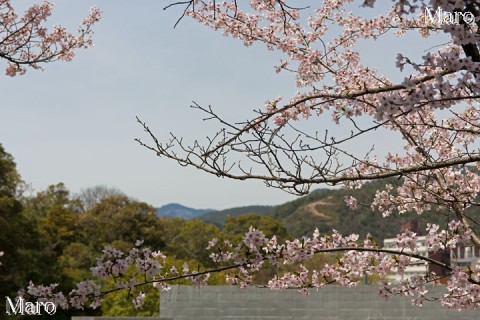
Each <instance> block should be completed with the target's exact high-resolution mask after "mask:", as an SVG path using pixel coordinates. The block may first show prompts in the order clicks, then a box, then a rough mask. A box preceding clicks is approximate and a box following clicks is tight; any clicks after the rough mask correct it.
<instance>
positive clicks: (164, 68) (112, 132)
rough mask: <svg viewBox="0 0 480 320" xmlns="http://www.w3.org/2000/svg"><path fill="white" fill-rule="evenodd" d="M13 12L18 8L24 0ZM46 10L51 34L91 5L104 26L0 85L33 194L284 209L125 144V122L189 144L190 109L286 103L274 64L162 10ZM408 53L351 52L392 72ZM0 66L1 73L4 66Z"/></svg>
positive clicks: (258, 50) (256, 187) (6, 131)
mask: <svg viewBox="0 0 480 320" xmlns="http://www.w3.org/2000/svg"><path fill="white" fill-rule="evenodd" d="M12 2H13V4H17V6H18V5H21V6H26V5H27V4H28V3H32V2H34V1H30V0H29V1H19V0H17V1H12ZM55 3H56V8H55V11H54V15H53V17H52V18H51V19H50V22H51V23H60V24H65V25H68V26H70V27H72V28H75V27H76V26H77V25H78V22H79V21H80V19H81V18H82V17H84V16H85V15H86V14H87V13H88V9H89V8H90V7H91V6H93V5H96V6H98V7H99V8H101V9H102V11H103V19H102V21H101V22H100V23H99V24H98V25H97V26H96V27H95V36H94V41H95V46H94V47H93V48H91V49H88V50H82V51H80V52H78V54H77V56H76V58H75V59H74V61H73V62H70V63H63V62H58V63H53V64H50V65H47V66H46V68H45V71H43V72H40V71H35V70H29V71H28V72H27V75H25V76H22V77H17V78H13V79H12V78H9V77H6V76H2V77H0V86H1V88H2V101H1V103H0V111H1V113H0V143H2V144H3V145H4V147H5V148H6V150H7V151H8V152H10V153H11V154H13V156H14V157H15V160H16V162H17V165H18V170H19V171H20V173H21V175H22V177H23V179H24V180H25V181H26V182H28V183H31V184H32V186H33V187H34V189H35V190H41V189H43V188H45V187H46V186H48V185H49V184H53V183H58V182H64V183H65V184H66V186H67V187H68V188H69V189H70V190H71V191H72V192H78V191H80V190H81V189H83V188H86V187H90V186H95V185H99V184H102V185H108V186H112V187H117V188H119V189H121V190H122V191H124V192H125V193H126V194H128V195H130V196H132V197H134V198H136V199H139V200H142V201H145V202H147V203H150V204H152V205H154V206H161V205H163V204H166V203H170V202H179V203H182V204H184V205H187V206H191V207H196V208H205V207H210V208H211V207H213V208H217V209H221V208H228V207H233V206H239V205H251V204H279V203H282V202H285V201H287V200H291V199H293V198H294V197H293V196H291V195H289V194H287V193H284V192H282V191H279V190H276V189H271V188H266V187H265V186H264V185H263V184H262V183H260V182H237V181H230V180H225V179H219V178H216V177H212V176H209V175H207V174H204V173H201V172H197V171H196V170H194V169H191V168H183V167H180V166H178V165H177V164H176V163H173V162H171V161H169V160H165V159H160V158H158V157H156V156H154V154H152V153H150V152H147V150H145V149H142V148H141V147H140V146H139V145H138V144H137V143H136V142H135V141H134V138H137V137H139V138H144V140H145V141H146V138H147V137H146V136H145V135H144V133H143V131H142V128H141V127H140V126H139V125H138V124H137V123H136V120H135V117H136V116H139V117H140V118H141V119H142V120H145V121H147V122H148V124H149V125H150V127H151V128H152V129H153V130H154V131H155V132H156V133H157V134H158V137H159V138H167V137H168V134H169V132H171V131H172V132H175V133H177V134H178V135H179V136H185V138H186V139H187V140H194V139H195V138H197V137H204V136H205V135H206V134H207V133H209V132H210V133H212V132H214V130H213V129H212V128H208V125H206V124H205V123H203V122H202V120H201V119H202V114H200V113H197V112H193V111H192V110H191V109H190V108H189V106H190V104H191V101H192V100H195V101H196V102H198V103H200V104H203V105H208V104H211V105H212V106H213V107H214V108H215V109H216V110H218V112H219V113H220V114H222V115H225V116H226V117H227V118H228V119H230V120H232V121H242V120H245V119H247V118H248V117H250V116H251V115H252V114H253V113H252V110H253V109H258V108H260V107H262V106H263V102H264V101H265V100H266V99H268V98H273V97H276V96H278V95H283V96H285V97H287V96H289V95H291V94H292V93H294V92H295V87H294V80H293V78H292V77H291V76H290V75H288V74H285V73H281V74H276V73H275V72H274V68H273V66H274V65H276V64H277V61H278V56H276V55H275V54H272V52H270V51H267V50H265V49H264V48H263V47H262V46H254V47H253V48H252V47H251V48H245V47H243V45H242V44H241V43H239V42H237V41H235V40H232V39H227V38H225V37H223V36H222V35H221V34H220V33H216V32H214V31H211V30H210V29H207V28H206V27H204V26H201V25H199V24H196V23H194V22H193V21H191V20H190V19H184V21H183V22H181V23H180V25H179V26H178V27H177V28H176V29H173V25H174V23H175V21H176V19H177V18H178V16H179V14H180V11H179V10H178V9H170V10H168V11H163V10H162V8H163V7H164V6H165V5H166V3H168V1H153V0H149V1H146V0H144V1H113V0H110V1H108V0H88V1H86V0H85V1H67V0H58V1H55ZM419 46H423V49H427V48H428V45H427V44H426V43H425V42H424V41H422V40H418V39H410V40H405V39H404V40H400V41H396V42H394V41H393V40H392V39H389V40H388V42H386V43H382V44H378V47H375V46H373V47H372V44H369V45H368V46H362V48H363V49H365V48H367V50H368V51H367V52H366V53H367V54H366V55H365V58H366V61H367V63H369V64H373V65H377V64H379V65H378V66H377V67H378V68H380V69H383V68H384V67H385V68H387V70H393V69H394V68H393V67H394V64H395V59H394V58H395V56H396V54H397V53H398V52H406V51H407V52H408V51H410V52H414V51H416V50H417V48H418V47H419ZM419 53H420V54H421V53H422V51H417V55H418V54H419ZM0 67H1V69H2V70H1V72H2V73H3V72H4V71H3V70H4V68H5V62H3V61H2V62H1V63H0ZM314 121H323V122H317V124H318V125H321V126H322V127H323V126H326V125H327V124H326V123H325V121H328V120H325V119H324V120H318V119H317V120H314ZM313 125H316V124H315V122H313ZM382 143H383V142H382V139H381V138H378V144H379V145H380V146H381V145H382ZM384 145H385V144H384Z"/></svg>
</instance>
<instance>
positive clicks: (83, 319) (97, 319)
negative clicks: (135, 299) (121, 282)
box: [72, 317, 160, 320]
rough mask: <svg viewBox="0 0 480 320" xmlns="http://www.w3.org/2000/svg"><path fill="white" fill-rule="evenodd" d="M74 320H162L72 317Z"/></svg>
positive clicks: (152, 319)
mask: <svg viewBox="0 0 480 320" xmlns="http://www.w3.org/2000/svg"><path fill="white" fill-rule="evenodd" d="M72 320H160V319H159V318H152V317H138V318H133V317H72Z"/></svg>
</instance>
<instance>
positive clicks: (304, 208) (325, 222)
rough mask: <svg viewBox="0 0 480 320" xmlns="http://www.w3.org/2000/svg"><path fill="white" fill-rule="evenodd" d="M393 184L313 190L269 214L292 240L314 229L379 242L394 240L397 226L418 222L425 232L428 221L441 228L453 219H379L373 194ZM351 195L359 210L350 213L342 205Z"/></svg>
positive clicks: (427, 216)
mask: <svg viewBox="0 0 480 320" xmlns="http://www.w3.org/2000/svg"><path fill="white" fill-rule="evenodd" d="M387 183H389V184H396V183H399V181H396V180H378V181H375V182H372V183H366V184H365V185H364V186H363V187H362V188H361V189H359V190H343V189H336V190H328V189H320V190H315V191H313V192H312V193H310V194H309V195H307V196H304V197H301V198H299V199H297V200H294V201H291V202H287V203H285V204H283V205H280V206H278V207H275V208H274V209H273V210H272V211H271V212H270V213H269V214H270V215H271V216H272V217H273V218H275V219H277V220H278V221H280V222H281V223H282V224H283V225H284V226H285V227H286V228H287V230H288V231H289V233H290V234H291V235H292V236H294V237H302V236H309V235H311V234H312V232H313V231H314V229H315V228H318V229H319V230H320V232H324V233H328V232H330V231H331V230H332V229H336V230H338V231H339V232H340V233H342V234H349V233H358V234H360V237H364V236H365V235H366V234H367V233H369V232H370V234H371V235H372V236H373V238H374V239H375V240H376V241H377V242H379V243H381V241H383V239H384V238H390V237H394V236H395V235H396V234H397V233H398V231H399V228H400V226H401V225H402V224H403V223H404V222H406V221H409V220H412V219H417V220H418V221H419V225H420V229H421V230H425V228H426V224H427V221H428V222H429V223H437V224H438V223H439V224H440V225H442V226H443V225H444V224H445V223H447V221H449V219H450V220H451V218H452V217H446V216H442V215H438V214H437V213H435V212H429V213H424V214H423V215H421V216H419V215H416V214H415V215H412V214H411V213H409V214H397V213H394V214H392V215H391V216H389V217H387V218H382V215H381V213H378V212H374V211H373V210H372V208H371V207H370V205H368V204H370V203H371V202H372V199H373V197H374V196H375V192H376V190H378V189H382V188H384V187H385V185H386V184H387ZM347 195H351V196H354V197H355V198H356V199H357V200H358V207H357V208H356V209H355V210H352V209H350V208H348V207H347V205H346V204H345V196H347Z"/></svg>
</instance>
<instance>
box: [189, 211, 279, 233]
mask: <svg viewBox="0 0 480 320" xmlns="http://www.w3.org/2000/svg"><path fill="white" fill-rule="evenodd" d="M273 208H275V207H274V206H245V207H235V208H230V209H225V210H218V211H213V212H208V213H205V214H203V215H201V216H199V217H198V219H200V220H202V221H204V222H207V223H212V224H214V225H216V226H217V227H219V228H223V226H224V225H225V218H226V217H228V216H231V217H237V216H240V215H242V214H247V213H256V214H258V215H263V214H268V213H269V212H271V211H272V210H273Z"/></svg>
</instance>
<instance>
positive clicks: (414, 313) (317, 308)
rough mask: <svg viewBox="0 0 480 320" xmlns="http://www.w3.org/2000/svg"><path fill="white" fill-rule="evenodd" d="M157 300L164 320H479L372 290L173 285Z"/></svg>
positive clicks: (476, 314) (474, 313)
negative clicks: (306, 290)
mask: <svg viewBox="0 0 480 320" xmlns="http://www.w3.org/2000/svg"><path fill="white" fill-rule="evenodd" d="M160 301H161V302H160V319H163V320H167V319H170V320H227V319H228V320H260V319H272V320H273V319H280V320H287V319H288V320H293V319H295V320H296V319H298V320H300V319H301V320H310V319H321V320H447V319H448V320H480V310H467V311H461V312H459V311H456V310H447V309H445V308H442V307H441V306H440V304H439V303H437V302H430V303H429V302H426V303H425V306H424V307H416V306H412V304H411V302H410V300H409V299H407V298H402V297H392V298H390V299H389V300H388V301H385V300H384V299H382V298H381V297H379V296H378V295H377V287H376V286H361V287H358V288H354V289H347V288H342V287H337V286H328V287H325V288H322V289H321V290H320V291H319V292H316V291H315V290H312V291H311V294H310V295H308V296H304V295H300V294H298V293H297V291H296V290H287V291H272V290H270V289H258V288H246V289H240V288H238V287H228V286H211V287H205V288H196V287H192V286H174V287H172V289H171V291H169V292H166V293H162V294H161V296H160Z"/></svg>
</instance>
